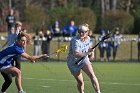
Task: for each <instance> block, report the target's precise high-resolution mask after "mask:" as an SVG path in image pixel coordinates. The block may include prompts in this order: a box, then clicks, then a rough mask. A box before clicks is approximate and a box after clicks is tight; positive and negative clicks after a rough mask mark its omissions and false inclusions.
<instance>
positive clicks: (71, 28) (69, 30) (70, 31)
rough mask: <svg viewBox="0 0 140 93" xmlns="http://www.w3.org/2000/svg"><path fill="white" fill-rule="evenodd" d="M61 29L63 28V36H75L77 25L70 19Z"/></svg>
mask: <svg viewBox="0 0 140 93" xmlns="http://www.w3.org/2000/svg"><path fill="white" fill-rule="evenodd" d="M62 30H63V36H64V37H72V36H76V33H77V30H78V27H77V26H75V22H74V21H73V20H71V21H70V23H69V24H67V25H66V26H64V27H63V29H62Z"/></svg>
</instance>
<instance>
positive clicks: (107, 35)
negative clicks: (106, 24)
mask: <svg viewBox="0 0 140 93" xmlns="http://www.w3.org/2000/svg"><path fill="white" fill-rule="evenodd" d="M110 37H111V32H109V33H108V34H106V35H105V36H104V37H103V38H102V41H104V40H106V39H108V38H110Z"/></svg>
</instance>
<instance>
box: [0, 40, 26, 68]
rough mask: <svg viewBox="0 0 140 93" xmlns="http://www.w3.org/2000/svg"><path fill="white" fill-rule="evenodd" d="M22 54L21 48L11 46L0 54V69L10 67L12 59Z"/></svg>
mask: <svg viewBox="0 0 140 93" xmlns="http://www.w3.org/2000/svg"><path fill="white" fill-rule="evenodd" d="M22 53H24V49H23V47H21V46H20V45H18V44H17V43H14V44H12V45H11V46H9V47H7V48H6V49H4V50H2V51H1V52H0V68H2V67H3V66H8V65H10V64H11V63H12V62H13V61H14V60H13V58H14V57H16V56H18V55H21V54H22Z"/></svg>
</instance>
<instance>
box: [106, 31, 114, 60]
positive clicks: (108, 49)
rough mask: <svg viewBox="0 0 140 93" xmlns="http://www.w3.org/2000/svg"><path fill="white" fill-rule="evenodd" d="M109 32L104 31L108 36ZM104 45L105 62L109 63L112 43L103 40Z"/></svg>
mask: <svg viewBox="0 0 140 93" xmlns="http://www.w3.org/2000/svg"><path fill="white" fill-rule="evenodd" d="M109 32H110V31H109V30H108V31H106V34H109ZM104 42H105V43H106V57H107V59H106V61H107V62H109V61H110V57H111V49H112V43H111V41H110V40H105V41H104Z"/></svg>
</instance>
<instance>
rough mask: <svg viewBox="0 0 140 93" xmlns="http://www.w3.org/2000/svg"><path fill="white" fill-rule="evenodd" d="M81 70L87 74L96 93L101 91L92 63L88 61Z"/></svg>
mask: <svg viewBox="0 0 140 93" xmlns="http://www.w3.org/2000/svg"><path fill="white" fill-rule="evenodd" d="M82 70H83V71H84V72H85V73H86V74H87V75H88V76H89V78H90V80H91V83H92V85H93V87H94V89H95V91H96V93H101V92H100V87H99V82H98V79H97V78H96V76H95V73H94V71H93V68H92V65H91V64H90V63H88V64H86V65H85V66H84V67H83V68H82Z"/></svg>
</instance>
